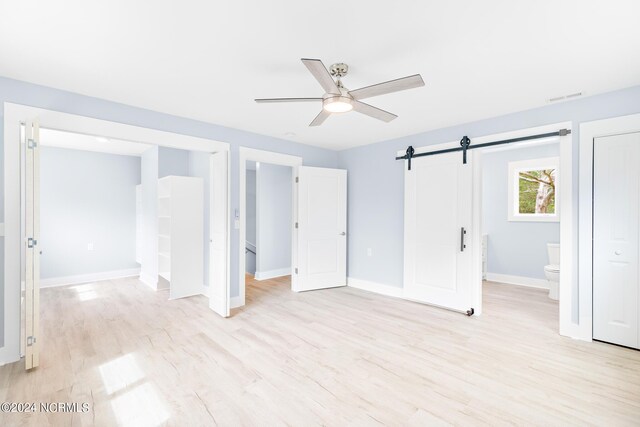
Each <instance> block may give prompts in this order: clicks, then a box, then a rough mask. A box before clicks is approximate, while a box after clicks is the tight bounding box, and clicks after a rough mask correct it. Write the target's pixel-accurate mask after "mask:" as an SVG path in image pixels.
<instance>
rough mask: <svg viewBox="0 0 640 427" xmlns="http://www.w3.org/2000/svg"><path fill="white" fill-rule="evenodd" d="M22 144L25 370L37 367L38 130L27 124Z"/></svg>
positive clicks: (38, 263) (38, 257) (38, 288)
mask: <svg viewBox="0 0 640 427" xmlns="http://www.w3.org/2000/svg"><path fill="white" fill-rule="evenodd" d="M24 139H25V140H24V144H25V180H24V182H25V204H24V208H25V213H24V230H25V245H24V251H25V253H24V260H25V262H24V264H25V272H24V277H25V293H24V316H25V318H24V325H25V328H24V334H25V335H24V345H25V347H24V360H25V368H26V369H32V368H35V367H37V366H38V365H39V364H40V349H39V340H40V246H39V241H40V126H39V125H38V122H29V121H28V122H27V123H26V124H25V132H24Z"/></svg>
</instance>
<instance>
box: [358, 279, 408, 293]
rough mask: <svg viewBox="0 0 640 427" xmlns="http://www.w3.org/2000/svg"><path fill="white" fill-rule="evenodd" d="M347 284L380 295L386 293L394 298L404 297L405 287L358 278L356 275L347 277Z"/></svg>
mask: <svg viewBox="0 0 640 427" xmlns="http://www.w3.org/2000/svg"><path fill="white" fill-rule="evenodd" d="M347 286H351V287H352V288H356V289H362V290H363V291H369V292H373V293H376V294H380V295H386V296H389V297H394V298H404V289H403V288H400V287H398V286H391V285H385V284H382V283H376V282H370V281H368V280H362V279H356V278H354V277H348V278H347Z"/></svg>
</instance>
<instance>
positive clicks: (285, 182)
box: [245, 161, 294, 290]
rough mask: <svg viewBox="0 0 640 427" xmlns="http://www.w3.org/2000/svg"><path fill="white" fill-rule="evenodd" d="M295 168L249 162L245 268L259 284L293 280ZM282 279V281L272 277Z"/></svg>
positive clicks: (247, 172)
mask: <svg viewBox="0 0 640 427" xmlns="http://www.w3.org/2000/svg"><path fill="white" fill-rule="evenodd" d="M293 180H294V175H293V168H292V167H291V166H284V165H277V164H272V163H266V162H254V161H247V164H246V208H245V209H246V242H245V267H246V273H247V275H248V276H249V277H248V278H249V279H252V280H250V281H249V282H247V283H251V284H256V283H257V282H259V281H267V282H265V283H266V284H267V286H266V287H264V286H263V288H264V289H266V290H268V288H269V286H268V285H269V284H274V285H275V284H281V283H286V282H288V283H289V287H290V283H291V277H290V276H291V267H292V265H291V263H292V232H293V227H292V226H291V224H292V223H293V218H292V213H293V190H292V189H293V186H292V183H293V182H294V181H293ZM276 278H279V279H280V280H279V281H274V280H272V279H276Z"/></svg>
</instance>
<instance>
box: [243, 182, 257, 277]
mask: <svg viewBox="0 0 640 427" xmlns="http://www.w3.org/2000/svg"><path fill="white" fill-rule="evenodd" d="M246 187H247V190H246V204H245V206H246V209H247V215H246V218H247V225H246V227H247V229H246V233H247V236H246V238H247V241H248V242H251V243H252V244H253V245H255V244H256V171H255V170H247V180H246ZM245 252H246V258H245V271H246V272H247V273H249V274H255V273H256V254H254V253H252V252H248V251H245Z"/></svg>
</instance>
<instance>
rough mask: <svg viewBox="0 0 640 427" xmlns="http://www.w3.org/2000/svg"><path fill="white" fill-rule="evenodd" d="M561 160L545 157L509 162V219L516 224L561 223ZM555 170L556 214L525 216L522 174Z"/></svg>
mask: <svg viewBox="0 0 640 427" xmlns="http://www.w3.org/2000/svg"><path fill="white" fill-rule="evenodd" d="M559 166H560V158H559V157H545V158H540V159H529V160H519V161H514V162H509V178H508V184H507V191H508V196H507V210H508V212H507V219H508V221H515V222H559V221H560V195H559V189H560V168H559ZM541 169H555V170H556V179H555V194H554V205H555V212H554V213H552V214H536V213H532V214H523V213H520V185H519V183H520V172H523V171H532V170H541Z"/></svg>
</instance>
